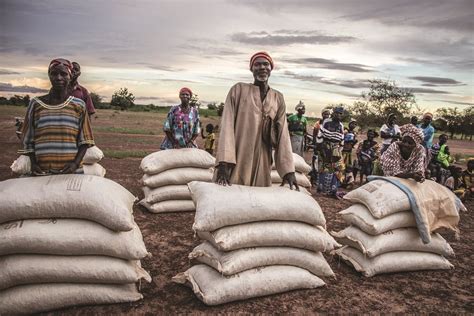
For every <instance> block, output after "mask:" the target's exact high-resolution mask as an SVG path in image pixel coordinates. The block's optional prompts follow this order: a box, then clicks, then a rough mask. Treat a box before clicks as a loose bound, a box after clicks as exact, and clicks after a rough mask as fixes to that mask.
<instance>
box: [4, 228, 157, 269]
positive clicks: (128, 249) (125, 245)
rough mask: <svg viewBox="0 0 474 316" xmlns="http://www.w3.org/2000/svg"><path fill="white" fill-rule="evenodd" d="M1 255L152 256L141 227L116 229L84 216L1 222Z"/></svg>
mask: <svg viewBox="0 0 474 316" xmlns="http://www.w3.org/2000/svg"><path fill="white" fill-rule="evenodd" d="M0 241H1V242H0V256H1V255H9V254H51V255H70V256H83V255H99V256H111V257H118V258H123V259H130V260H132V259H134V260H138V259H142V258H144V257H145V256H147V255H148V252H147V250H146V248H145V244H144V243H143V237H142V234H141V232H140V229H139V228H138V226H136V224H134V229H132V230H131V231H128V232H114V231H112V230H110V229H108V228H106V227H104V226H102V225H99V224H97V223H95V222H91V221H85V220H80V219H49V220H47V219H41V220H40V219H35V220H22V221H16V222H9V223H4V224H2V225H0Z"/></svg>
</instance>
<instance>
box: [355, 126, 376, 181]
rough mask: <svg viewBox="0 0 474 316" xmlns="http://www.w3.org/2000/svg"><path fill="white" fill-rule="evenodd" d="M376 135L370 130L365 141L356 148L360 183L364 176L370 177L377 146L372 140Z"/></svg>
mask: <svg viewBox="0 0 474 316" xmlns="http://www.w3.org/2000/svg"><path fill="white" fill-rule="evenodd" d="M377 136H378V133H377V132H376V131H374V130H372V129H369V130H368V131H367V139H366V140H364V141H363V142H362V143H360V144H359V147H357V161H358V165H359V168H360V183H361V184H362V183H363V180H364V176H365V177H366V180H367V176H370V175H371V174H372V171H373V169H374V161H375V160H377V158H378V155H377V152H378V149H379V145H378V143H377V142H376V141H375V140H374V138H375V137H377Z"/></svg>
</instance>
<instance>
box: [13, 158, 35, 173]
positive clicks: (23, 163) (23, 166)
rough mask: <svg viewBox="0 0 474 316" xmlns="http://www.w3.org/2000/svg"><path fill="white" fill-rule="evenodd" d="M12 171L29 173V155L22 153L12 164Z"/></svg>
mask: <svg viewBox="0 0 474 316" xmlns="http://www.w3.org/2000/svg"><path fill="white" fill-rule="evenodd" d="M10 169H11V170H12V172H14V173H16V174H27V173H30V172H31V160H30V157H29V156H27V155H21V156H20V157H18V158H17V159H16V160H15V161H14V162H13V163H12V165H11V166H10Z"/></svg>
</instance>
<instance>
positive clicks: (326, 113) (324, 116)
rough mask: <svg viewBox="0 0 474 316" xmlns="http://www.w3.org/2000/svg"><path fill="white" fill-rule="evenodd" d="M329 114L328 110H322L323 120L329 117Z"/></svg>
mask: <svg viewBox="0 0 474 316" xmlns="http://www.w3.org/2000/svg"><path fill="white" fill-rule="evenodd" d="M329 115H330V113H329V111H324V112H323V120H325V119H327V118H329Z"/></svg>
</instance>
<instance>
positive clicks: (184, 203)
mask: <svg viewBox="0 0 474 316" xmlns="http://www.w3.org/2000/svg"><path fill="white" fill-rule="evenodd" d="M139 204H140V205H142V206H144V207H145V208H146V209H147V210H148V211H149V212H150V213H172V212H194V211H195V210H196V207H195V206H194V202H193V201H191V200H167V201H162V202H158V203H154V204H149V203H147V202H146V201H145V200H144V199H143V200H141V201H140V202H139Z"/></svg>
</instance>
